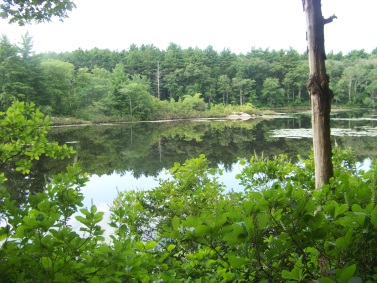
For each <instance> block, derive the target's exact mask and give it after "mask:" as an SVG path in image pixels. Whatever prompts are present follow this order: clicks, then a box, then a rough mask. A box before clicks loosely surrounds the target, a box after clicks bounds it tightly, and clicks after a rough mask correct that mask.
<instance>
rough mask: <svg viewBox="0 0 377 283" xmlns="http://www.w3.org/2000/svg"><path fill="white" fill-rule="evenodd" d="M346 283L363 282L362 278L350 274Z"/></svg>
mask: <svg viewBox="0 0 377 283" xmlns="http://www.w3.org/2000/svg"><path fill="white" fill-rule="evenodd" d="M347 283H363V280H362V279H361V278H360V277H356V276H352V277H351V278H350V279H349V280H348V281H347Z"/></svg>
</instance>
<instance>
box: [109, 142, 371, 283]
mask: <svg viewBox="0 0 377 283" xmlns="http://www.w3.org/2000/svg"><path fill="white" fill-rule="evenodd" d="M334 154H335V156H336V157H337V158H336V159H335V163H336V164H335V177H334V178H333V179H332V181H331V184H330V185H329V186H326V187H324V188H322V190H320V191H319V190H318V191H317V190H314V183H313V162H312V160H301V159H300V161H299V162H296V163H292V162H290V161H289V160H288V159H287V157H286V156H279V157H277V158H275V159H264V158H261V157H257V156H255V157H253V158H252V159H251V160H250V163H247V166H246V167H245V169H244V170H243V172H242V173H241V174H240V175H239V176H238V179H239V180H240V182H241V184H243V185H244V187H245V191H244V192H242V193H233V192H226V193H224V192H223V191H222V189H221V185H220V184H218V183H217V182H216V180H211V179H208V178H207V177H205V176H206V174H207V173H205V172H207V171H208V170H207V169H205V168H206V166H207V165H206V159H205V158H204V156H201V157H200V158H199V159H193V160H190V161H187V162H186V163H185V164H183V165H182V166H179V165H177V166H175V167H174V169H173V171H172V172H173V180H171V181H164V182H162V183H161V185H160V186H159V187H158V188H156V189H154V190H152V191H147V192H132V191H131V192H127V193H122V194H121V195H120V196H119V198H118V199H117V202H116V203H115V204H114V207H113V213H115V214H117V213H118V218H117V221H118V222H119V225H123V226H121V227H124V228H123V230H124V231H127V232H128V233H129V234H130V235H132V234H133V233H135V234H134V235H135V236H136V235H137V238H138V239H144V240H147V239H154V240H156V239H159V240H160V241H161V244H162V245H163V246H164V247H165V248H167V249H168V251H174V255H170V257H169V260H167V259H166V264H168V266H169V268H167V269H169V270H174V276H175V278H178V279H179V278H181V280H183V281H182V282H188V281H190V282H191V281H195V282H262V281H263V280H265V281H266V282H267V281H268V282H375V281H374V280H376V278H377V277H376V276H377V270H376V265H375V262H376V260H377V259H376V255H375V254H376V250H375V248H374V247H375V246H376V244H377V243H376V236H377V230H376V228H377V226H376V225H377V224H376V223H377V212H376V211H377V207H376V204H375V194H376V185H375V184H376V182H375V181H374V180H375V178H376V174H377V171H376V169H377V164H376V163H375V162H374V163H373V165H372V168H371V169H370V170H369V171H367V172H364V171H358V170H356V164H355V160H354V157H353V155H352V152H350V151H343V152H341V151H340V150H339V149H336V150H335V153H334ZM244 162H245V161H244ZM203 169H204V170H205V171H204V172H203V171H202V170H203ZM203 174H204V175H203ZM198 182H199V183H198ZM203 182H204V183H203ZM199 184H200V185H199ZM219 189H220V190H219ZM198 200H201V201H198ZM131 208H132V213H131V214H128V213H127V210H128V209H131ZM119 211H123V220H122V217H121V215H119ZM127 215H133V217H130V218H128V216H127ZM138 215H139V217H138ZM114 220H115V219H114ZM119 231H120V229H119ZM184 280H188V281H184Z"/></svg>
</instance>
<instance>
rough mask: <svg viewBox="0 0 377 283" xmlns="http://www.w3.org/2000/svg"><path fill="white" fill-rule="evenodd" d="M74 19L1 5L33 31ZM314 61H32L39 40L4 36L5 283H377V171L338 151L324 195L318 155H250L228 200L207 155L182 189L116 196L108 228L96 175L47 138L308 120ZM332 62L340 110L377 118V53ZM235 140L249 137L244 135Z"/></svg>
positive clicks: (197, 54) (129, 55) (183, 55)
mask: <svg viewBox="0 0 377 283" xmlns="http://www.w3.org/2000/svg"><path fill="white" fill-rule="evenodd" d="M303 3H305V1H303ZM316 3H317V4H318V3H319V4H320V1H317V2H316ZM15 7H16V8H15ZM74 7H75V4H74V3H73V2H71V1H69V0H64V1H57V0H51V1H24V0H16V1H14V0H5V1H3V3H2V4H0V10H1V13H0V16H1V17H3V18H9V21H10V22H17V23H18V24H19V25H24V24H26V23H29V22H30V21H32V20H36V21H37V22H38V21H39V22H41V21H42V22H43V21H49V20H50V18H51V17H52V16H56V17H58V18H60V19H62V18H65V17H67V14H66V11H71V10H72V9H73V8H74ZM320 19H321V20H322V19H323V18H320ZM322 25H323V23H322ZM306 57H307V56H306V54H299V52H297V51H295V50H293V49H289V50H278V51H277V50H268V49H266V50H262V49H255V48H253V49H251V50H250V52H248V53H247V54H239V55H237V54H234V53H232V52H231V51H230V50H224V51H222V52H220V53H218V52H216V51H215V50H213V48H212V47H208V48H206V49H205V50H200V49H198V48H188V49H182V48H181V47H180V46H178V45H176V44H173V43H172V44H170V45H169V46H168V48H167V49H166V50H159V49H158V48H156V47H154V46H153V45H145V46H144V45H142V46H140V47H138V46H135V45H131V46H130V47H129V48H128V49H127V50H123V51H110V50H100V49H92V50H85V51H84V50H76V51H73V52H66V53H49V54H34V53H33V42H32V37H30V36H29V35H28V34H26V35H24V36H23V37H22V41H21V43H18V44H14V43H11V42H9V40H8V39H7V37H6V36H5V35H4V36H2V37H1V40H0V86H1V93H0V118H1V119H0V168H1V171H0V274H1V276H0V282H7V283H8V282H62V283H63V282H93V283H99V282H143V283H144V282H145V283H148V282H154V283H158V282H177V283H179V282H196V283H202V282H224V283H225V282H255V283H257V282H258V283H267V282H312V283H317V282H319V283H362V282H366V283H372V282H377V267H376V262H377V242H376V241H377V205H376V187H377V162H376V161H371V164H370V168H368V169H365V170H364V169H361V168H360V165H359V164H358V162H357V160H356V157H355V153H354V152H353V151H352V150H351V149H345V150H342V149H341V148H339V147H337V146H334V148H333V156H332V163H333V176H332V177H331V178H330V180H329V182H328V183H326V184H325V185H324V186H323V187H321V188H320V189H315V185H316V184H315V176H314V169H315V165H314V162H313V156H309V158H306V159H304V158H302V157H300V156H297V160H294V161H292V160H291V159H290V158H289V157H288V156H287V154H281V155H277V156H275V157H273V158H266V157H264V156H263V155H258V154H257V153H255V154H254V155H253V156H252V157H251V158H250V159H249V160H245V159H241V160H240V164H242V165H244V168H243V170H242V172H241V173H239V174H238V175H237V176H236V179H237V181H238V182H239V183H240V184H241V185H242V186H243V188H244V189H243V190H242V191H241V192H234V191H232V190H226V188H225V186H224V184H222V183H221V182H219V180H218V176H219V174H221V170H219V169H217V168H212V167H211V165H210V161H209V159H208V158H207V157H206V156H205V155H204V154H199V155H198V156H196V157H194V158H192V159H189V160H186V161H180V162H181V163H179V162H175V163H174V165H173V166H172V168H171V169H170V171H169V172H170V174H171V178H169V179H166V180H159V185H158V186H157V187H156V188H154V189H152V190H129V191H123V192H119V194H118V196H117V198H116V199H115V200H114V201H113V203H112V204H111V205H110V216H109V219H107V220H108V223H107V226H103V220H104V215H105V213H104V212H103V211H99V209H98V208H97V207H96V206H95V205H92V206H90V207H84V203H83V200H84V195H83V193H82V190H81V188H82V187H83V186H85V183H86V182H87V181H88V178H89V176H88V173H85V172H83V171H82V169H81V168H80V165H82V164H80V162H78V159H77V158H76V157H77V155H75V154H76V153H75V149H74V148H73V147H72V146H70V145H67V144H64V145H59V143H58V142H54V141H50V140H49V139H48V137H47V135H48V132H49V130H50V125H51V123H52V121H51V120H53V119H55V118H56V117H77V118H79V119H88V120H96V119H97V120H98V121H99V120H105V119H107V117H117V118H119V119H124V120H151V119H156V118H159V119H161V118H172V117H182V115H187V116H190V115H193V113H196V114H195V115H198V114H197V113H204V114H205V115H207V113H221V112H222V113H224V111H225V110H230V109H239V110H244V109H247V110H250V109H253V108H254V107H255V108H277V107H300V106H305V107H307V106H308V104H309V97H308V93H307V91H306V79H307V77H308V63H307V58H306ZM326 64H327V69H328V72H329V75H330V77H331V81H330V87H331V88H332V89H333V91H334V93H335V97H334V105H335V106H348V107H371V108H374V107H375V98H376V91H377V49H375V50H374V51H372V52H371V53H370V54H368V53H366V52H365V51H364V50H354V51H352V52H350V53H349V54H345V55H344V54H341V53H339V54H333V53H331V52H330V53H329V54H327V63H326ZM232 107H237V108H232ZM207 111H209V112H207ZM211 111H212V112H211ZM225 112H226V111H225ZM45 114H48V115H47V116H46V115H45ZM50 116H51V118H50ZM252 127H253V126H252ZM183 130H184V129H183ZM215 130H216V129H215ZM248 130H249V129H248ZM124 132H125V130H122V129H119V133H115V134H116V136H117V137H121V136H120V134H121V133H122V134H124ZM158 132H160V131H158ZM165 134H166V135H168V134H169V129H166V132H165ZM86 135H87V136H88V137H90V138H93V136H96V134H92V133H91V132H88V133H86ZM153 135H154V136H157V134H156V132H155V133H154V134H153ZM212 135H213V136H214V138H213V139H211V141H212V142H214V143H216V142H217V140H216V139H215V137H218V134H217V132H216V131H214V132H212ZM232 137H239V138H242V139H244V140H247V139H249V140H251V139H254V137H253V136H249V137H248V136H247V135H245V134H244V131H242V130H240V131H238V130H236V129H234V131H233V132H232ZM151 139H152V138H151ZM87 140H88V141H87V142H86V143H85V144H84V146H83V147H86V148H88V147H89V145H90V141H91V140H90V139H89V138H88V139H87ZM118 140H119V142H121V143H125V139H118ZM144 142H145V143H146V145H145V146H143V148H142V151H143V150H144V151H146V149H148V144H147V142H148V140H144ZM217 143H220V142H217ZM104 146H107V147H109V148H110V149H111V150H113V151H114V148H115V146H114V145H112V144H110V145H109V144H106V145H104ZM239 149H240V150H246V149H245V147H243V146H242V145H241V147H240V148H239ZM102 151H104V150H102ZM219 152H220V153H221V154H223V155H224V152H225V149H223V150H221V151H219ZM84 154H85V152H84ZM115 155H119V154H117V153H114V156H115ZM135 156H136V157H135V158H138V159H140V158H139V156H144V154H138V155H135ZM45 158H46V159H50V161H49V162H51V163H50V164H55V165H57V164H58V161H59V160H63V159H65V158H71V160H73V162H72V164H70V165H68V166H67V167H66V169H65V170H60V168H59V170H58V171H61V172H58V173H57V174H54V175H48V174H44V175H43V179H44V180H41V179H39V180H36V178H37V177H36V174H35V173H36V172H35V167H33V164H35V163H36V162H38V161H39V160H41V159H45ZM106 158H107V159H109V157H108V155H106ZM89 162H91V163H94V162H92V161H91V160H89V159H88V163H89ZM46 164H47V163H46ZM102 168H103V170H105V169H106V167H102ZM15 172H17V173H18V174H21V175H22V176H23V179H22V181H21V182H14V178H13V176H14V174H15ZM89 174H90V173H89ZM29 181H31V182H34V181H35V183H36V184H37V185H36V187H37V189H35V190H32V189H31V187H30V182H29ZM28 183H29V186H28ZM12 185H14V187H12Z"/></svg>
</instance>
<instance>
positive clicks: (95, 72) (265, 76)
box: [0, 34, 377, 119]
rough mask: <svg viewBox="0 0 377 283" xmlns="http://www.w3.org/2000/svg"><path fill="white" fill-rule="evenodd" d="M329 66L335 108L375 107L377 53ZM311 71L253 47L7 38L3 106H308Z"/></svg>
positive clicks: (49, 109)
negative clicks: (39, 44)
mask: <svg viewBox="0 0 377 283" xmlns="http://www.w3.org/2000/svg"><path fill="white" fill-rule="evenodd" d="M326 66H327V71H328V73H329V75H330V87H331V89H332V90H333V92H334V104H336V105H348V106H360V107H375V106H376V97H377V48H376V49H374V50H373V51H372V52H371V53H366V52H365V51H364V50H354V51H352V52H350V53H348V54H342V53H337V54H334V53H330V54H328V55H327V61H326ZM308 70H309V68H308V63H307V55H306V54H300V53H299V52H297V51H296V50H294V49H288V50H269V49H265V50H263V49H256V48H252V49H251V50H250V52H248V53H247V54H238V55H237V54H235V53H233V52H232V51H230V50H227V49H226V50H223V51H222V52H217V51H215V50H214V49H213V48H212V47H211V46H208V47H207V48H206V49H204V50H201V49H199V48H187V49H182V48H181V47H180V46H179V45H177V44H174V43H171V44H170V45H169V46H168V47H167V49H166V50H160V49H159V48H157V47H155V46H153V45H142V46H140V47H139V46H136V45H131V46H130V47H129V48H128V49H127V50H122V51H111V50H108V49H104V50H103V49H98V48H94V49H91V50H81V49H78V50H75V51H73V52H64V53H44V54H34V53H33V40H32V37H30V36H29V35H28V34H25V35H24V36H23V37H22V40H21V42H20V43H19V44H14V43H11V42H9V40H8V38H7V37H6V36H5V35H3V36H2V37H1V40H0V107H1V109H2V110H3V109H5V108H7V107H8V106H9V105H10V104H11V102H12V101H14V100H22V101H28V102H34V103H35V104H36V105H37V106H39V107H40V108H41V109H42V110H43V111H44V112H45V113H47V114H51V115H55V116H59V115H60V116H76V117H84V118H88V117H89V118H90V116H97V115H103V116H122V117H129V116H130V117H135V118H137V119H150V118H153V117H155V116H156V113H158V112H161V111H162V112H163V111H164V109H165V110H166V108H169V107H170V108H174V107H175V106H174V103H177V102H183V101H185V102H186V106H188V107H191V108H192V109H194V110H199V111H201V110H205V109H207V108H209V107H213V106H215V105H223V106H227V105H253V106H256V107H268V108H273V107H282V106H283V107H290V106H303V105H305V106H308V104H309V96H308V93H307V90H306V86H305V84H306V80H307V77H308ZM157 116H158V115H157Z"/></svg>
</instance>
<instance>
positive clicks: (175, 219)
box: [171, 216, 180, 231]
mask: <svg viewBox="0 0 377 283" xmlns="http://www.w3.org/2000/svg"><path fill="white" fill-rule="evenodd" d="M179 223H180V220H179V218H178V216H174V217H173V219H172V220H171V225H172V226H173V230H174V231H178V228H179Z"/></svg>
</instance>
